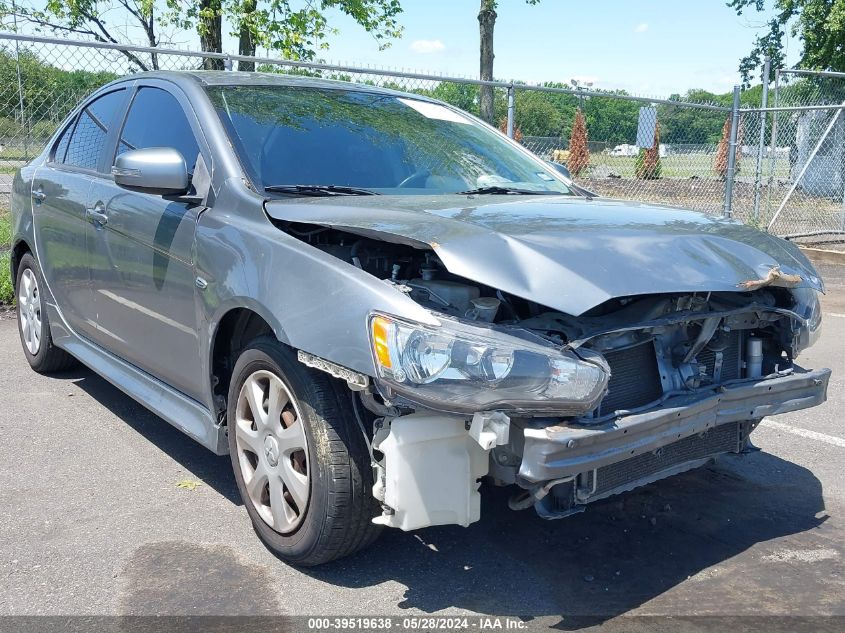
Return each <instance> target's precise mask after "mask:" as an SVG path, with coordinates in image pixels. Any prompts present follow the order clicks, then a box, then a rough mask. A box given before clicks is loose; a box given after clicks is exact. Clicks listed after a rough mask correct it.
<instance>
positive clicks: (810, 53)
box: [727, 0, 845, 84]
mask: <svg viewBox="0 0 845 633" xmlns="http://www.w3.org/2000/svg"><path fill="white" fill-rule="evenodd" d="M766 4H767V3H766V2H765V1H764V0H728V2H727V5H728V6H729V7H731V8H733V9H735V10H736V12H737V14H738V15H742V13H744V12H745V11H746V10H747V9H751V8H753V9H754V10H756V11H758V12H763V11H766V10H767V6H766ZM787 34H789V35H792V36H797V38H798V39H799V40H800V41H801V44H802V46H803V48H802V50H801V58H800V60H799V62H798V65H799V66H801V67H802V68H809V69H813V70H835V71H845V46H843V45H842V43H843V42H845V0H774V15H773V16H772V17H771V18H770V19H769V21H768V23H767V25H766V30H765V32H763V33H762V34H760V35H758V36H757V37H756V38H755V40H754V45H753V47H752V49H751V52H750V53H749V54H748V55H746V56H745V57H743V58H742V59H741V60H740V62H739V70H740V72H741V73H742V77H743V80H744V81H745V83H746V84H747V83H749V82H750V80H751V77H752V75H753V74H754V72H755V71H756V70H757V69H758V68H760V66H761V64H762V63H763V58H764V57H765V56H766V55H768V56H769V57H771V59H772V69H773V70H774V69H775V68H780V67H782V66H783V65H784V63H785V62H786V54H785V49H784V46H785V39H786V37H787Z"/></svg>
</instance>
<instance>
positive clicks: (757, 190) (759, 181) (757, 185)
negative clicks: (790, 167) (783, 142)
mask: <svg viewBox="0 0 845 633" xmlns="http://www.w3.org/2000/svg"><path fill="white" fill-rule="evenodd" d="M771 72H772V60H771V59H770V58H769V57H766V61H765V62H764V63H763V96H762V98H761V99H760V108H761V110H760V147H759V148H758V149H757V172H756V173H755V175H754V216H753V217H754V223H755V224H759V222H760V194H761V192H762V189H763V155H764V153H765V151H766V122H767V121H768V118H769V117H768V113H767V112H766V107H767V106H768V104H769V74H770V73H771Z"/></svg>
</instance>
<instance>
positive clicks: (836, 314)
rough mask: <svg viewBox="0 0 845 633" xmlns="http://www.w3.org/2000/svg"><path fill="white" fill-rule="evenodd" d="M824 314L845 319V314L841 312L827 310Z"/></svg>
mask: <svg viewBox="0 0 845 633" xmlns="http://www.w3.org/2000/svg"><path fill="white" fill-rule="evenodd" d="M824 314H825V316H832V317H836V318H838V319H845V314H842V313H841V312H825V313H824Z"/></svg>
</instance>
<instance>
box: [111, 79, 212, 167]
mask: <svg viewBox="0 0 845 633" xmlns="http://www.w3.org/2000/svg"><path fill="white" fill-rule="evenodd" d="M149 147H172V148H173V149H175V150H177V151H178V152H179V153H180V154H182V157H183V158H184V159H185V164H186V165H187V166H188V171H193V169H194V165H195V164H196V162H197V156H198V155H199V151H200V150H199V145H198V144H197V139H196V137H195V136H194V132H193V130H192V129H191V124H190V123H189V122H188V117H187V116H186V115H185V111H184V110H183V109H182V105H181V104H180V103H179V101H178V100H177V99H176V97H174V96H173V95H172V94H170V93H169V92H167V91H166V90H162V89H161V88H153V87H151V86H145V87H143V88H141V89H140V90H139V91H138V94H136V95H135V98H134V99H133V100H132V105H131V106H130V108H129V115H128V116H127V117H126V123H125V124H124V126H123V130H122V131H121V133H120V141H119V142H118V144H117V153H118V154H122V153H123V152H128V151H129V150H133V149H146V148H149Z"/></svg>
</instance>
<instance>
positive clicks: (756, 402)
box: [519, 369, 830, 518]
mask: <svg viewBox="0 0 845 633" xmlns="http://www.w3.org/2000/svg"><path fill="white" fill-rule="evenodd" d="M829 380H830V370H829V369H818V370H813V371H803V370H798V369H796V371H795V372H794V373H791V374H789V375H785V376H778V377H772V378H766V379H762V380H758V381H754V382H742V383H738V384H733V385H724V386H722V387H719V388H717V389H716V390H714V392H713V393H711V394H709V395H702V394H701V393H697V394H689V395H680V396H675V397H672V398H669V399H667V400H666V401H665V402H664V403H662V404H661V405H660V406H657V407H655V408H654V409H651V410H649V411H646V412H643V413H637V414H631V415H626V416H621V417H619V418H617V419H615V420H613V421H610V422H606V423H603V424H600V425H597V426H584V425H579V426H549V427H546V428H540V429H532V428H526V429H525V432H524V436H525V444H524V448H523V456H522V463H521V466H520V469H519V482H520V484H521V485H522V486H523V487H525V488H528V489H529V490H532V491H533V493H534V497H535V499H536V500H537V503H536V504H535V507H536V509H537V511H538V512H539V513H540V514H541V515H542V516H545V517H546V518H558V517H561V516H567V515H568V514H572V513H574V512H578V511H581V510H583V504H584V503H589V502H591V501H596V500H598V499H602V498H605V497H608V496H610V495H613V494H617V493H619V492H623V491H626V490H630V489H632V488H635V487H637V486H640V485H643V484H645V483H649V482H651V481H656V480H658V479H661V478H663V477H666V476H669V475H672V474H676V473H679V472H683V471H684V470H688V469H689V468H693V467H695V466H698V465H701V464H703V463H705V462H706V461H707V460H708V459H710V458H711V457H713V456H715V455H717V454H720V453H727V452H735V453H736V452H740V451H741V450H742V449H743V448H744V447H745V444H746V442H747V439H748V435H749V433H750V432H751V431H752V430H753V428H754V426H756V424H757V422H759V420H760V419H761V418H763V417H766V416H769V415H776V414H779V413H788V412H790V411H797V410H799V409H806V408H809V407H814V406H816V405H819V404H821V403H823V402H824V401H825V399H826V397H827V385H828V381H829ZM554 489H557V490H556V492H555V494H554V495H549V492H551V491H552V490H554Z"/></svg>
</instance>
